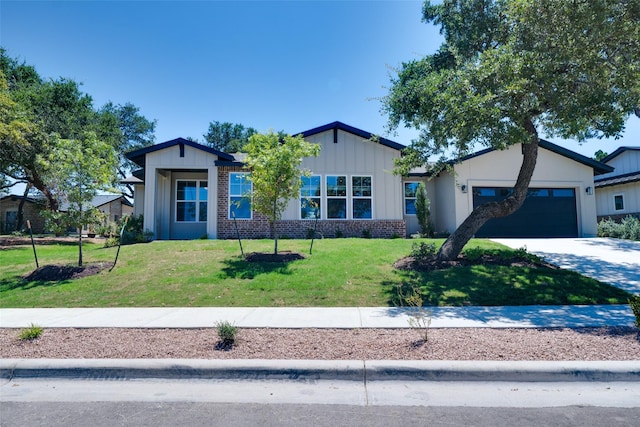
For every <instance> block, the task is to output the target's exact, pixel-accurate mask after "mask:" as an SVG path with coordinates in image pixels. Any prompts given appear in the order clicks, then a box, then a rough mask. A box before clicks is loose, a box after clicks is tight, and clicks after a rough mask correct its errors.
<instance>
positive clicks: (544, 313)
mask: <svg viewBox="0 0 640 427" xmlns="http://www.w3.org/2000/svg"><path fill="white" fill-rule="evenodd" d="M430 310H431V327H432V328H544V327H569V328H576V327H601V326H633V325H634V323H635V317H634V316H633V313H632V311H631V309H630V307H629V306H628V305H626V304H616V305H590V306H586V305H585V306H575V305H574V306H511V307H434V308H431V309H430ZM412 313H415V311H412V310H411V309H409V308H387V307H326V308H325V307H284V308H278V307H238V308H231V307H189V308H185V307H169V308H161V307H140V308H138V307H131V308H5V309H0V327H2V328H23V327H26V326H29V325H30V324H32V323H33V324H36V325H38V326H41V327H45V328H73V327H77V328H102V327H113V328H207V327H214V326H215V324H216V323H217V322H219V321H228V322H231V323H233V324H235V325H236V326H238V327H243V328H345V329H354V328H408V327H410V325H409V319H410V318H411V314H412Z"/></svg>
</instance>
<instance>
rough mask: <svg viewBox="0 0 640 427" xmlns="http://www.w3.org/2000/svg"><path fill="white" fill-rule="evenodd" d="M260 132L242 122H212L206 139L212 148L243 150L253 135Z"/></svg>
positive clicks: (231, 151)
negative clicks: (246, 126)
mask: <svg viewBox="0 0 640 427" xmlns="http://www.w3.org/2000/svg"><path fill="white" fill-rule="evenodd" d="M256 133H258V131H257V130H255V129H254V128H251V127H249V128H245V127H244V125H242V124H238V123H236V124H234V123H229V122H224V123H220V122H218V121H216V122H210V123H209V130H208V131H207V133H206V134H204V135H203V136H204V139H205V141H206V143H207V145H209V146H210V147H212V148H215V149H216V150H220V151H224V152H227V153H235V152H239V151H243V149H244V146H245V145H247V143H248V142H249V138H251V136H252V135H255V134H256Z"/></svg>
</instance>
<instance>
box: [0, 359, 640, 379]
mask: <svg viewBox="0 0 640 427" xmlns="http://www.w3.org/2000/svg"><path fill="white" fill-rule="evenodd" d="M0 378H1V379H2V380H4V381H11V380H15V379H30V378H31V379H33V378H40V379H42V378H47V379H78V380H135V379H173V380H183V379H191V380H295V381H315V380H341V381H360V382H370V381H513V382H521V381H524V382H590V381H594V382H614V381H634V382H635V381H640V361H594V362H585V361H561V362H548V361H509V362H503V361H441V360H436V361H392V360H365V361H362V360H265V359H247V360H235V359H234V360H206V359H3V360H0ZM4 381H3V382H4Z"/></svg>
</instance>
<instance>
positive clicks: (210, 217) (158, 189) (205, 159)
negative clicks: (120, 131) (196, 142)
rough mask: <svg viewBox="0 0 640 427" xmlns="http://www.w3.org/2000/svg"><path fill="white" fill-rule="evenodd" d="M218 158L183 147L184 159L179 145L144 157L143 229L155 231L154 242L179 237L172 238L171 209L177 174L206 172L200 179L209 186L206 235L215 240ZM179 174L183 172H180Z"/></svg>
mask: <svg viewBox="0 0 640 427" xmlns="http://www.w3.org/2000/svg"><path fill="white" fill-rule="evenodd" d="M217 159H218V156H216V155H215V154H212V153H208V152H206V151H203V150H199V149H197V148H193V147H190V146H188V145H185V146H184V156H183V157H180V147H179V146H178V145H176V146H172V147H168V148H166V149H163V150H158V151H154V152H150V153H147V154H146V157H145V179H144V182H145V191H144V193H145V203H144V228H145V229H149V230H151V231H153V233H154V238H155V239H171V238H180V236H172V227H171V224H172V223H173V219H174V218H173V217H172V206H173V204H174V203H175V191H174V192H173V193H172V189H173V188H174V181H175V179H176V178H175V177H174V176H173V174H174V172H175V171H193V170H203V171H207V173H206V175H205V174H202V175H201V176H202V178H201V179H207V180H208V184H209V191H208V200H207V203H208V209H207V226H206V233H207V235H208V236H209V237H210V238H216V234H217V229H216V220H217V218H216V215H215V212H216V211H217V209H218V203H217V201H218V199H217V196H216V194H217V192H218V191H217V182H218V168H217V167H216V166H215V161H216V160H217ZM179 173H180V172H179Z"/></svg>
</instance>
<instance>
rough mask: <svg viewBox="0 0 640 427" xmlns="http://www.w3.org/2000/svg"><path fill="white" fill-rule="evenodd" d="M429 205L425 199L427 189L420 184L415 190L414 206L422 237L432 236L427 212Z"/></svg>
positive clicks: (431, 227) (429, 216) (429, 217)
mask: <svg viewBox="0 0 640 427" xmlns="http://www.w3.org/2000/svg"><path fill="white" fill-rule="evenodd" d="M430 205H431V202H430V201H429V198H428V197H427V189H426V187H425V186H424V183H423V182H421V183H419V184H418V189H417V190H416V205H415V206H416V216H417V218H418V223H419V224H420V230H421V231H422V235H423V236H425V237H432V236H433V224H432V223H431V212H430V211H429V206H430Z"/></svg>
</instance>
